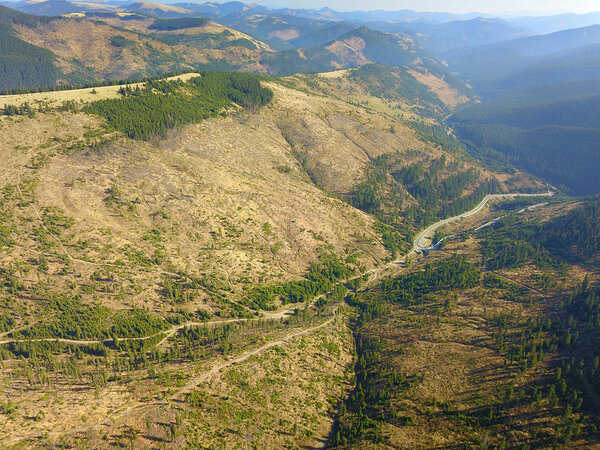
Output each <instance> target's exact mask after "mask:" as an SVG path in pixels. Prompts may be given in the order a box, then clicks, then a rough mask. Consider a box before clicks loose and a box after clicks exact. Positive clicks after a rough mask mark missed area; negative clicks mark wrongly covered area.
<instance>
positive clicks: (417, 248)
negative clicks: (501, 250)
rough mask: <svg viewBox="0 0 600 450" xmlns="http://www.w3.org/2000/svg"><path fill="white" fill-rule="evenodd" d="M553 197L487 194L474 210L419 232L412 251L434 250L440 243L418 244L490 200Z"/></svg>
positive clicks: (551, 193) (441, 221)
mask: <svg viewBox="0 0 600 450" xmlns="http://www.w3.org/2000/svg"><path fill="white" fill-rule="evenodd" d="M553 195H554V192H553V191H548V192H545V193H542V194H519V193H511V194H489V195H486V196H485V197H484V199H483V200H482V201H481V203H479V205H477V206H476V207H475V208H473V209H472V210H470V211H467V212H465V213H462V214H459V215H457V216H454V217H449V218H448V219H443V220H440V221H439V222H436V223H434V224H433V225H430V226H429V227H427V228H426V229H424V230H423V231H421V233H419V235H418V236H417V238H416V239H415V241H414V244H413V251H415V252H417V251H421V252H422V251H428V250H435V249H436V248H437V247H438V245H439V244H440V242H441V241H440V242H436V243H435V244H433V245H430V246H426V247H425V246H422V245H421V244H420V242H421V240H423V238H424V237H425V236H427V235H429V234H430V233H432V232H434V231H435V230H437V229H438V228H440V227H441V226H443V225H446V224H448V223H451V222H455V221H457V220H461V219H464V218H466V217H469V216H472V215H474V214H477V213H478V212H479V211H481V210H482V209H483V207H484V206H485V205H487V203H488V202H489V201H490V200H492V199H496V198H510V199H512V198H515V197H551V196H553Z"/></svg>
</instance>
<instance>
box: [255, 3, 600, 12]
mask: <svg viewBox="0 0 600 450" xmlns="http://www.w3.org/2000/svg"><path fill="white" fill-rule="evenodd" d="M254 1H255V2H256V3H259V4H261V3H262V4H266V3H273V4H275V3H276V4H277V6H289V7H293V8H313V9H320V8H323V7H325V6H328V7H330V8H331V9H335V10H338V11H352V10H373V9H384V10H388V11H397V10H401V9H412V10H415V11H443V12H453V13H468V12H482V13H489V14H504V13H512V12H518V13H523V12H532V13H542V14H553V13H557V12H575V13H587V12H592V11H600V0H570V1H569V0H369V1H365V0H276V1H273V0H271V2H266V1H265V2H261V1H256V0H254ZM247 2H248V3H251V2H250V1H247Z"/></svg>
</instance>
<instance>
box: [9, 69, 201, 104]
mask: <svg viewBox="0 0 600 450" xmlns="http://www.w3.org/2000/svg"><path fill="white" fill-rule="evenodd" d="M195 76H198V74H197V73H186V74H183V75H177V76H174V77H170V78H167V80H181V81H187V80H189V79H190V78H193V77H195ZM129 86H131V87H132V88H134V89H135V88H136V87H138V86H139V87H143V86H144V83H134V84H130V85H129ZM122 87H125V85H114V86H100V87H96V88H86V89H71V90H66V91H52V92H34V93H31V94H17V95H0V104H2V105H12V106H17V107H18V106H21V105H23V104H24V103H29V105H31V106H34V107H35V106H37V105H38V104H44V105H47V106H49V107H51V108H53V107H57V106H60V105H62V104H63V103H65V102H75V103H78V104H79V103H91V102H95V101H97V100H106V99H110V98H119V97H121V95H120V94H119V92H118V91H119V89H121V88H122ZM93 92H95V93H93Z"/></svg>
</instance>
